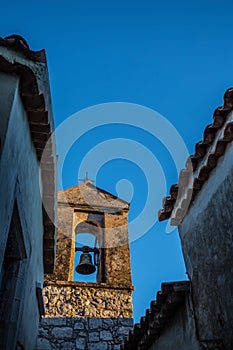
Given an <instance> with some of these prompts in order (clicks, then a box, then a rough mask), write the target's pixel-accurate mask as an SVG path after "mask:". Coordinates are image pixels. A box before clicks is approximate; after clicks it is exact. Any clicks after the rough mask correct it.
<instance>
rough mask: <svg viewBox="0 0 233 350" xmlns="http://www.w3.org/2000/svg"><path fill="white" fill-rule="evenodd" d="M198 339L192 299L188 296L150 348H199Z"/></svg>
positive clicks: (159, 349) (190, 349)
mask: <svg viewBox="0 0 233 350" xmlns="http://www.w3.org/2000/svg"><path fill="white" fill-rule="evenodd" d="M199 349H200V347H199V343H198V341H197V339H196V333H195V324H194V319H193V313H192V307H191V300H190V297H189V296H188V297H187V298H186V303H185V305H183V306H181V307H180V309H179V310H178V311H177V312H176V314H175V316H174V317H173V318H172V321H171V323H170V324H169V323H168V325H165V330H164V331H162V334H161V336H160V337H159V338H158V339H157V340H156V341H155V342H154V343H153V345H152V346H151V347H150V348H149V350H199Z"/></svg>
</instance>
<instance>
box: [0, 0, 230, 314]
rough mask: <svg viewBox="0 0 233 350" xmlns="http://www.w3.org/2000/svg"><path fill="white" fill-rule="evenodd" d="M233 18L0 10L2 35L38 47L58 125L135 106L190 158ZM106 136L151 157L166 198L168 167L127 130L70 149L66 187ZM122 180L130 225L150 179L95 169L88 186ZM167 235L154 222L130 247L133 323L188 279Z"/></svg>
mask: <svg viewBox="0 0 233 350" xmlns="http://www.w3.org/2000/svg"><path fill="white" fill-rule="evenodd" d="M232 13H233V2H232V1H221V2H220V1H209V0H206V1H195V2H194V1H193V2H191V1H189V2H187V1H176V2H174V1H166V2H164V1H129V0H125V1H98V2H97V1H94V0H92V1H67V2H57V1H56V2H55V1H50V2H49V3H47V2H46V1H44V0H42V1H40V2H39V3H35V2H31V1H30V2H29V1H21V2H20V3H19V2H16V1H11V2H8V3H7V2H5V4H4V5H2V6H1V23H0V29H1V30H0V35H1V36H3V37H4V36H6V35H10V34H13V33H17V34H20V35H22V36H23V37H24V38H25V39H26V40H27V41H28V43H29V45H30V46H31V48H32V49H34V50H38V49H41V48H45V49H46V53H47V59H48V66H49V75H50V84H51V94H52V102H53V111H54V118H55V123H56V126H58V125H59V124H60V123H61V122H63V121H64V120H67V118H68V117H70V116H71V115H73V114H74V113H76V112H78V111H80V110H82V109H83V108H87V107H90V106H93V105H98V104H102V103H109V102H128V103H134V104H138V105H142V106H145V107H149V108H151V109H153V110H155V111H157V112H159V113H160V114H161V115H162V116H163V117H164V118H166V119H167V120H168V121H169V122H170V123H171V124H172V125H173V126H174V127H175V128H176V130H177V131H178V133H179V134H180V136H181V138H182V139H183V140H184V142H185V144H186V146H187V149H188V150H189V152H190V153H193V151H194V145H195V143H196V142H198V141H199V140H200V139H201V138H202V134H203V131H204V128H205V126H206V125H207V124H210V123H211V122H212V115H213V111H214V109H215V108H216V107H218V106H220V105H221V104H222V97H223V93H224V91H225V90H226V89H227V88H228V87H230V86H232V85H233V83H232V81H233V35H232V34H233V29H232ZM142 118H143V115H142ZM155 122H156V120H155ZM79 123H80V124H81V123H83V120H82V118H81V117H80V119H79ZM165 131H166V130H165ZM64 137H69V135H66V136H64ZM167 137H168V138H169V132H168V135H167ZM113 138H124V139H130V140H134V141H137V142H138V143H140V144H141V145H143V146H144V147H145V148H146V149H147V150H150V152H152V153H153V154H154V155H155V156H156V158H157V159H158V161H159V163H160V165H161V167H162V169H163V172H164V174H165V177H166V182H167V189H166V191H165V192H168V191H169V186H170V185H171V184H173V183H176V182H177V178H178V175H177V171H176V168H175V164H174V159H173V157H172V156H171V154H170V153H169V152H168V150H167V149H166V145H164V144H163V143H162V142H161V141H159V140H158V139H156V138H154V137H152V135H150V134H148V133H147V132H146V131H145V130H142V129H141V130H138V129H137V128H135V127H134V126H133V125H132V126H126V125H105V126H103V127H99V128H97V129H96V130H90V131H89V132H88V133H86V134H85V135H83V136H82V137H81V138H80V139H79V140H77V142H75V143H74V145H73V146H72V147H71V149H70V151H69V153H68V155H67V158H66V160H65V163H64V169H63V176H62V180H63V186H64V188H66V187H72V186H74V185H76V184H77V178H78V169H79V165H80V162H81V161H82V159H83V158H84V157H85V155H86V154H87V152H89V151H90V150H91V149H93V148H94V147H95V146H96V145H98V144H99V143H100V142H104V141H106V140H108V139H113ZM60 142H61V141H60ZM177 152H179V150H177ZM183 164H185V159H184V163H183ZM87 170H89V169H87ZM83 176H85V174H83ZM92 176H93V175H92V174H91V173H90V177H92ZM121 179H127V180H128V181H130V183H131V186H129V184H127V183H126V189H125V198H124V199H126V200H127V199H128V197H130V198H131V197H132V198H131V199H130V201H131V213H130V220H133V219H134V218H135V217H137V216H138V215H139V214H140V212H141V211H142V209H143V207H144V205H145V202H146V198H147V195H148V193H147V192H148V183H147V180H148V176H147V174H146V173H144V172H143V169H141V168H140V166H139V165H138V164H137V162H136V163H135V162H132V161H131V160H130V159H115V160H114V159H113V160H112V161H108V162H107V163H106V164H103V165H102V166H101V168H100V169H99V172H98V175H97V178H96V179H95V180H96V184H97V186H99V187H102V188H104V189H106V190H107V191H110V192H112V193H114V194H116V193H117V189H116V184H117V183H118V181H120V180H121ZM127 186H128V187H127ZM153 186H154V187H153V188H155V197H156V196H157V195H158V193H159V189H160V188H161V183H160V177H159V176H157V174H156V173H155V174H154V179H153ZM132 187H133V190H134V193H133V196H132V191H131V189H132ZM156 188H157V191H156ZM122 194H123V196H124V188H123V190H122ZM165 195H166V193H164V196H165ZM159 196H160V194H159ZM159 200H160V199H159ZM161 201H162V197H161ZM155 202H156V201H155ZM157 209H158V208H157V206H156V205H155V207H154V217H155V218H156V215H157ZM152 211H153V208H152ZM155 221H156V220H155ZM165 227H166V223H158V222H155V224H154V226H153V227H152V229H150V230H149V231H148V232H147V233H145V234H144V235H143V236H142V237H141V238H139V239H137V240H136V241H134V242H133V243H132V244H131V261H132V272H133V284H134V286H135V292H134V317H135V320H136V321H138V320H139V317H140V316H142V315H143V314H144V313H145V309H146V308H147V307H148V306H149V302H150V300H152V299H154V298H155V294H156V291H157V290H158V289H160V285H161V282H165V281H175V280H180V279H184V278H186V277H185V267H184V265H183V261H182V256H181V249H180V244H179V237H178V234H177V232H172V233H171V234H166V233H165Z"/></svg>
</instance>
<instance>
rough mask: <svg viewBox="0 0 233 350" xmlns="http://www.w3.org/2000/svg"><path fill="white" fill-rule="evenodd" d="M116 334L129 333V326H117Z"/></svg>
mask: <svg viewBox="0 0 233 350" xmlns="http://www.w3.org/2000/svg"><path fill="white" fill-rule="evenodd" d="M118 334H121V335H124V336H126V335H128V334H129V328H127V327H119V328H118Z"/></svg>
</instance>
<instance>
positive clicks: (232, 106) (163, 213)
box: [158, 88, 233, 226]
mask: <svg viewBox="0 0 233 350" xmlns="http://www.w3.org/2000/svg"><path fill="white" fill-rule="evenodd" d="M232 110H233V88H229V89H227V90H226V92H225V94H224V103H223V106H222V107H218V108H216V110H215V111H214V114H213V119H214V121H213V123H212V124H210V125H207V126H206V128H205V130H204V134H203V140H202V141H200V142H198V143H196V145H195V153H194V154H193V155H191V156H189V157H188V159H187V161H186V168H185V169H183V170H181V172H180V175H179V182H178V184H174V185H172V186H171V188H170V195H169V196H167V197H165V198H163V203H162V209H161V210H159V212H158V219H159V221H163V220H167V219H169V218H170V217H172V220H171V224H172V225H174V226H177V225H179V224H180V223H181V221H182V220H183V218H184V216H185V215H186V213H187V212H188V209H189V208H190V206H191V204H192V202H193V201H194V199H195V197H196V195H197V194H198V193H199V192H200V191H201V188H202V186H203V185H204V183H205V182H206V181H207V180H208V178H209V176H210V173H211V171H212V170H213V169H215V168H216V166H217V162H218V159H219V158H220V157H221V156H222V155H223V154H224V153H225V150H226V146H227V145H228V143H230V142H232V141H233V122H232V121H229V122H226V120H227V117H228V116H229V114H230V113H231V112H232ZM223 128H224V133H223V136H222V138H221V139H219V140H217V142H216V137H217V135H218V134H219V132H220V130H221V129H223ZM215 143H216V145H215ZM213 145H214V146H215V149H214V151H213V152H212V153H210V152H209V150H210V148H211V146H213ZM205 157H206V158H207V160H206V162H205V164H201V163H202V161H203V159H204V158H205ZM196 169H197V170H198V175H197V176H196V177H194V178H193V183H192V186H191V188H189V189H188V190H187V185H188V184H189V181H190V179H191V178H192V176H193V174H194V173H195V171H196ZM185 190H187V195H186V198H184V199H183V200H182V194H183V193H184V192H185ZM180 201H181V204H180V206H179V208H178V209H177V211H176V213H175V214H174V213H173V210H174V208H175V207H176V206H177V203H178V202H180ZM173 214H174V216H173Z"/></svg>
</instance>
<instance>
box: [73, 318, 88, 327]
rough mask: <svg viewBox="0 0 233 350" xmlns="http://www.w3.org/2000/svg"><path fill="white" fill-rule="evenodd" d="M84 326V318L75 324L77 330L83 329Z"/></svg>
mask: <svg viewBox="0 0 233 350" xmlns="http://www.w3.org/2000/svg"><path fill="white" fill-rule="evenodd" d="M84 328H85V325H84V322H83V320H82V319H80V320H77V321H75V324H74V329H75V330H82V329H84Z"/></svg>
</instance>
